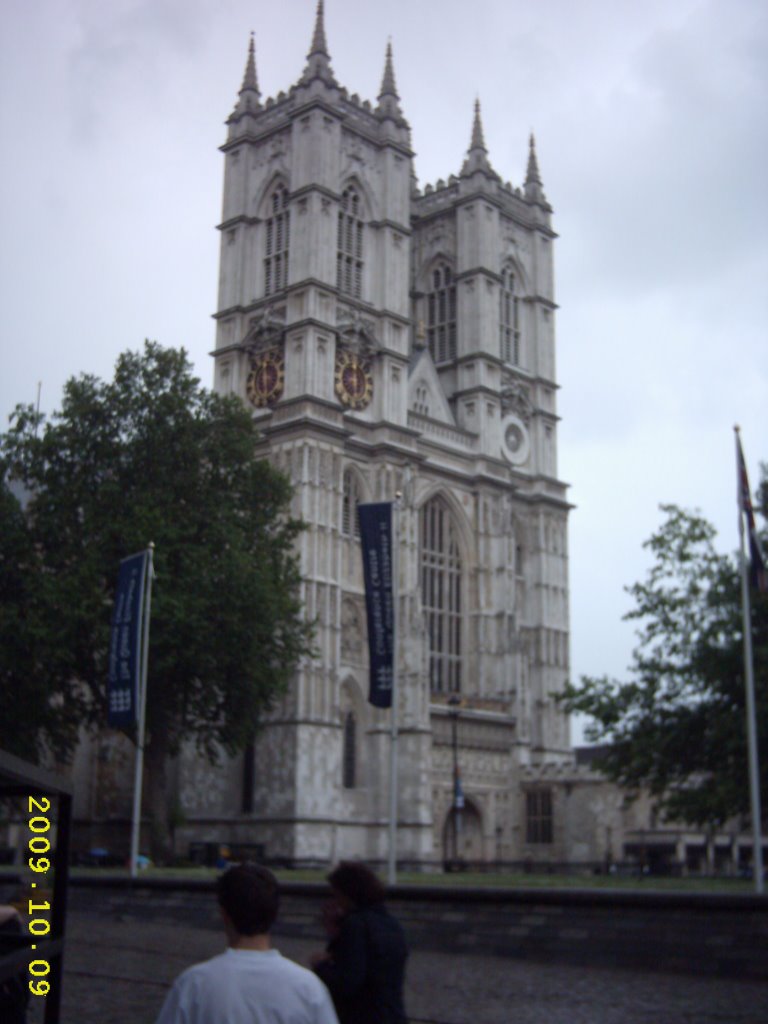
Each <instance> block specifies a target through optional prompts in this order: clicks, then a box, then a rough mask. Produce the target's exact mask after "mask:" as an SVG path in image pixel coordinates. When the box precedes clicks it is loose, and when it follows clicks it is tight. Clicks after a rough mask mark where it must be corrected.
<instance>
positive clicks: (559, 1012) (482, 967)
mask: <svg viewBox="0 0 768 1024" xmlns="http://www.w3.org/2000/svg"><path fill="white" fill-rule="evenodd" d="M215 924H216V922H215V916H214V913H212V916H211V920H210V921H208V922H201V923H200V925H198V926H194V927H179V926H174V925H171V924H157V923H156V922H150V923H147V922H142V921H141V920H139V919H138V918H128V917H125V918H122V919H115V918H110V917H108V916H106V915H104V914H103V913H100V914H95V913H94V914H88V913H85V912H73V913H71V914H70V915H69V918H68V937H67V957H66V961H65V975H64V994H63V1005H62V1017H61V1024H152V1022H153V1021H154V1019H155V1016H156V1014H157V1012H158V1010H159V1008H160V1006H161V1004H162V1001H163V998H164V995H165V992H166V990H167V987H168V985H169V984H170V982H171V981H172V980H173V978H174V977H175V976H176V975H177V974H178V973H179V972H180V971H181V970H183V969H184V968H185V967H187V966H189V965H190V964H191V963H194V962H196V961H198V960H202V959H205V958H207V957H209V956H213V955H215V954H216V953H219V952H221V950H222V948H223V945H224V943H223V936H222V934H221V933H220V932H219V931H218V930H217V929H216V927H215ZM319 945H321V940H320V937H319V936H318V943H317V944H316V945H315V944H312V943H309V942H307V941H306V940H300V939H293V938H291V939H289V938H281V937H280V936H279V935H278V936H277V937H276V939H275V946H277V948H278V949H280V951H281V952H282V953H283V954H284V955H286V956H290V957H291V958H292V959H294V960H297V961H298V962H299V963H306V962H307V958H308V956H309V954H310V952H312V950H313V949H314V948H317V946H319ZM42 1004H43V1000H42V999H39V998H38V999H34V1000H33V1006H32V1008H31V1012H30V1015H29V1020H30V1024H38V1022H41V1021H42ZM407 1007H408V1011H409V1014H410V1016H411V1020H412V1021H429V1022H440V1024H507V1022H509V1024H765V1022H766V1021H768V985H766V984H762V983H760V982H738V981H733V980H731V979H728V980H724V979H717V978H710V977H691V976H685V975H673V974H646V973H640V972H635V971H624V970H607V969H603V968H592V969H584V968H581V967H572V966H558V965H556V964H537V963H532V962H530V961H525V960H514V959H506V958H502V957H486V956H467V957H463V958H458V957H456V956H455V955H451V954H445V953H429V952H423V951H416V952H414V953H413V954H412V956H411V959H410V962H409V971H408V987H407Z"/></svg>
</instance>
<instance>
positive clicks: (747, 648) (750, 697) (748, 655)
mask: <svg viewBox="0 0 768 1024" xmlns="http://www.w3.org/2000/svg"><path fill="white" fill-rule="evenodd" d="M734 429H735V431H736V466H737V472H738V480H739V548H740V550H739V561H740V564H741V614H742V631H743V633H744V686H745V688H746V698H747V756H748V758H749V801H750V814H751V818H752V873H753V874H754V876H755V892H757V893H761V892H762V891H763V829H762V821H761V817H762V815H761V810H760V771H759V767H758V756H757V725H756V721H757V718H756V713H755V679H754V667H753V666H754V663H753V660H752V614H751V608H750V601H749V581H748V579H747V553H746V550H745V546H744V515H745V507H744V506H745V503H746V501H747V499H748V497H749V495H748V494H747V495H746V496H745V495H744V494H743V493H742V492H743V489H744V487H745V482H744V479H743V478H742V462H743V454H742V451H741V445H740V443H739V428H738V427H735V428H734ZM744 478H746V469H745V470H744Z"/></svg>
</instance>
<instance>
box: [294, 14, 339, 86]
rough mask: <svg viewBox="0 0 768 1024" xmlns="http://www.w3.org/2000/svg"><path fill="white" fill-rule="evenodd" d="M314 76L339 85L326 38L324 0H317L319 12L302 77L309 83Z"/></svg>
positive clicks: (316, 16)
mask: <svg viewBox="0 0 768 1024" xmlns="http://www.w3.org/2000/svg"><path fill="white" fill-rule="evenodd" d="M313 78H320V79H322V81H324V82H327V83H328V84H329V85H337V84H338V83H337V82H336V79H335V78H334V75H333V71H332V70H331V55H330V53H328V43H327V42H326V39H325V6H324V4H323V0H317V14H316V15H315V29H314V32H313V34H312V44H311V46H310V48H309V53H308V54H307V66H306V67H305V68H304V74H303V75H302V77H301V80H302V82H305V83H309V82H311V81H312V79H313Z"/></svg>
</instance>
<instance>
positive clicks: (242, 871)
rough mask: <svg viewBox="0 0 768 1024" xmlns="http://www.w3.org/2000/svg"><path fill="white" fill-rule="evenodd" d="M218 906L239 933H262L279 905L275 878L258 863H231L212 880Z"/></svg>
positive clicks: (273, 917) (272, 918)
mask: <svg viewBox="0 0 768 1024" xmlns="http://www.w3.org/2000/svg"><path fill="white" fill-rule="evenodd" d="M216 887H217V894H218V898H219V905H220V906H221V908H222V909H223V910H225V911H226V913H227V914H228V915H229V918H230V920H231V921H232V924H233V925H234V926H235V928H236V929H237V931H238V932H239V934H240V935H266V934H267V932H269V930H270V929H271V928H272V925H273V924H274V923H275V918H276V917H277V910H278V907H279V905H280V894H279V890H278V885H277V879H276V878H275V876H274V875H273V874H272V872H271V871H270V870H269V869H268V868H265V867H262V866H261V865H260V864H250V863H246V864H233V865H232V867H231V868H228V869H227V870H226V871H225V872H224V874H223V875H220V876H219V878H218V881H217V883H216Z"/></svg>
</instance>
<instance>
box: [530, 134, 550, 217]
mask: <svg viewBox="0 0 768 1024" xmlns="http://www.w3.org/2000/svg"><path fill="white" fill-rule="evenodd" d="M525 198H526V199H531V200H533V201H534V202H536V201H538V200H541V201H546V197H545V195H544V189H543V188H542V185H541V175H540V174H539V161H538V160H537V159H536V139H535V138H534V136H533V132H531V135H530V138H529V140H528V168H527V170H526V173H525Z"/></svg>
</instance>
